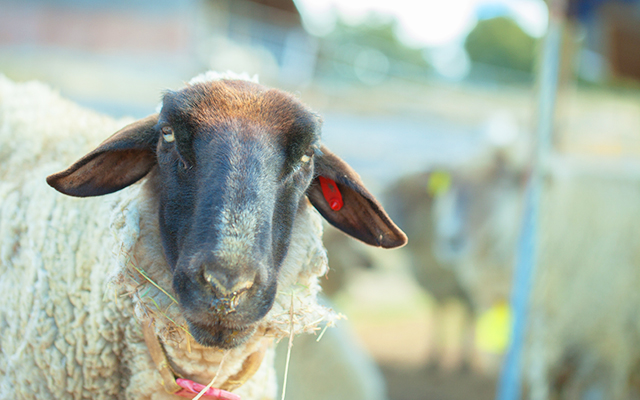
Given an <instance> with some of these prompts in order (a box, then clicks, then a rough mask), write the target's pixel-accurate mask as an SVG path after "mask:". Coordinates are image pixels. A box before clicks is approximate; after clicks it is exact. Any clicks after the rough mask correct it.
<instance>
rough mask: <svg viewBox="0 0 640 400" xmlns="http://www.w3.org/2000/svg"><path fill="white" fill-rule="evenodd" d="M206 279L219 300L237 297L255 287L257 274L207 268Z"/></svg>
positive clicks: (205, 271)
mask: <svg viewBox="0 0 640 400" xmlns="http://www.w3.org/2000/svg"><path fill="white" fill-rule="evenodd" d="M204 279H205V281H207V283H209V285H211V288H212V289H213V292H214V293H215V294H216V297H218V298H221V299H223V298H228V297H231V296H237V295H239V294H241V293H242V292H245V291H247V290H249V289H251V287H252V286H253V282H254V279H255V273H249V272H247V273H240V274H239V273H238V272H237V271H233V272H232V271H229V270H225V269H223V268H215V269H213V268H205V270H204Z"/></svg>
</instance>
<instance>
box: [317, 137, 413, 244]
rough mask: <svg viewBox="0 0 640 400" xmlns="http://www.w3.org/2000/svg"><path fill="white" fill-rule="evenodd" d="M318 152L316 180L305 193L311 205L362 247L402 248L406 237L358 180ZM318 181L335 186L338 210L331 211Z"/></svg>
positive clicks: (334, 158) (346, 167)
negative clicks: (339, 202) (340, 203)
mask: <svg viewBox="0 0 640 400" xmlns="http://www.w3.org/2000/svg"><path fill="white" fill-rule="evenodd" d="M321 150H322V154H321V155H317V156H316V157H315V176H316V178H314V180H313V182H312V183H311V185H310V186H309V189H308V191H307V197H308V198H309V201H311V204H313V206H314V207H315V208H316V209H317V210H318V211H319V212H320V214H321V215H322V216H323V217H324V218H325V219H326V220H327V221H328V222H329V223H330V224H331V225H333V226H335V227H336V228H338V229H340V230H341V231H343V232H344V233H346V234H348V235H350V236H353V237H354V238H356V239H358V240H361V241H363V242H364V243H366V244H369V245H372V246H377V247H384V248H388V249H389V248H394V247H400V246H404V245H405V244H406V243H407V236H406V235H405V234H404V232H402V231H401V230H400V228H398V227H397V226H396V224H394V223H393V221H391V219H390V218H389V216H388V215H387V213H386V212H385V211H384V209H383V208H382V206H381V205H380V203H378V201H377V200H376V199H375V197H373V195H372V194H371V193H369V191H368V190H367V189H366V188H365V187H364V185H363V184H362V180H361V179H360V176H359V175H358V174H357V173H356V172H355V171H354V170H353V168H351V167H350V166H349V165H348V164H347V163H346V162H344V161H343V160H342V159H340V158H339V157H338V156H336V155H335V154H333V153H332V152H330V151H329V150H328V149H327V148H326V147H324V146H323V147H322V149H321ZM320 177H324V178H328V179H331V180H333V181H334V182H335V183H336V186H337V188H338V190H339V192H340V194H341V195H342V203H343V204H342V207H341V208H340V209H339V210H337V211H334V210H333V209H332V208H331V206H330V205H329V202H328V200H327V199H326V198H325V196H324V195H323V192H322V187H321V183H320ZM331 184H332V183H331Z"/></svg>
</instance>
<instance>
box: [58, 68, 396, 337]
mask: <svg viewBox="0 0 640 400" xmlns="http://www.w3.org/2000/svg"><path fill="white" fill-rule="evenodd" d="M145 176H146V177H147V185H150V188H151V190H150V191H149V192H150V193H153V195H154V196H157V200H158V204H159V209H158V220H159V226H160V235H161V237H162V246H163V250H164V254H165V257H166V260H167V263H168V265H169V267H170V269H171V272H172V274H173V289H174V291H175V293H176V295H177V297H178V301H179V303H180V307H181V309H182V311H183V313H184V316H185V319H186V320H187V322H188V324H189V328H190V330H191V333H192V334H193V336H194V338H195V339H196V340H197V341H198V342H199V343H201V344H203V345H206V346H215V347H220V348H232V347H235V346H238V345H240V344H242V343H243V342H244V341H245V340H246V339H247V338H248V337H249V336H250V335H251V334H252V333H253V332H254V331H255V327H256V325H257V323H258V322H259V321H260V320H261V319H262V318H263V317H264V316H265V315H266V314H267V312H268V311H269V310H270V308H271V306H272V305H273V302H274V299H275V296H276V292H277V289H278V274H279V269H280V266H281V264H282V262H283V259H284V257H285V255H286V254H287V249H288V247H289V240H290V237H291V229H292V226H293V221H294V219H295V217H296V213H297V210H298V209H299V207H304V206H306V204H307V203H306V202H307V200H306V199H307V198H308V199H309V201H310V202H311V203H312V204H313V205H314V206H315V207H316V208H317V209H318V210H319V212H320V213H321V214H322V215H323V216H324V218H325V219H327V220H328V221H329V222H330V223H331V224H333V225H334V226H336V227H337V228H339V229H341V230H342V231H344V232H346V233H347V234H349V235H351V236H353V237H355V238H357V239H360V240H362V241H364V242H366V243H368V244H371V245H374V246H381V247H386V248H392V247H398V246H402V245H404V244H405V243H406V236H405V235H404V233H403V232H402V231H400V230H399V229H398V228H397V227H396V226H395V224H394V223H393V222H392V221H391V220H390V219H389V218H388V216H387V214H386V213H385V211H384V210H383V209H382V207H381V206H380V205H379V204H378V202H377V201H376V200H375V199H374V198H373V196H372V195H371V194H370V193H369V192H368V191H367V190H366V189H365V188H364V186H363V185H362V182H361V181H360V179H359V177H358V175H357V174H356V173H355V172H354V171H353V170H352V169H351V168H350V167H349V166H348V165H347V164H346V163H345V162H344V161H342V160H341V159H339V158H338V157H337V156H335V155H334V154H332V153H331V152H330V151H329V150H328V149H326V148H325V147H323V146H322V145H321V144H320V121H319V118H318V117H317V116H316V115H315V114H314V113H312V112H311V111H310V110H308V109H307V108H306V107H305V106H304V105H302V104H301V103H300V102H299V101H298V100H297V99H295V98H294V97H292V96H290V95H288V94H286V93H284V92H281V91H278V90H274V89H267V88H265V87H263V86H260V85H258V84H254V83H250V82H246V81H240V80H238V81H234V80H222V81H211V82H204V83H196V84H193V85H189V86H187V87H186V88H184V89H182V90H180V91H176V92H167V93H166V94H165V95H164V99H163V105H162V109H161V111H160V113H159V114H156V115H152V116H149V117H147V118H144V119H142V120H140V121H137V122H135V123H133V124H131V125H129V126H126V127H125V128H123V129H122V130H120V131H119V132H117V133H115V134H114V135H113V136H111V137H110V138H109V139H107V140H106V141H105V142H103V143H102V144H101V145H100V146H99V147H98V148H97V149H95V150H94V151H92V152H90V153H89V154H87V155H86V156H84V157H83V158H81V159H80V160H79V161H77V162H76V163H75V164H73V165H72V166H70V167H69V168H68V169H66V170H64V171H62V172H59V173H57V174H54V175H51V176H49V177H48V178H47V182H48V183H49V184H50V185H51V186H52V187H54V188H55V189H57V190H58V191H60V192H62V193H64V194H67V195H71V196H78V197H86V196H99V195H104V194H108V193H112V192H115V191H117V190H120V189H122V188H124V187H126V186H128V185H131V184H133V183H135V182H136V181H138V180H140V179H141V178H143V177H145ZM321 176H323V177H326V178H330V179H332V180H334V181H335V182H336V185H337V186H338V188H339V189H340V191H341V192H342V196H343V202H344V206H343V207H342V208H341V209H340V210H339V211H335V210H333V209H332V208H331V207H330V205H329V204H327V200H326V199H325V198H324V196H323V194H322V190H321V185H320V183H319V182H318V179H319V177H321Z"/></svg>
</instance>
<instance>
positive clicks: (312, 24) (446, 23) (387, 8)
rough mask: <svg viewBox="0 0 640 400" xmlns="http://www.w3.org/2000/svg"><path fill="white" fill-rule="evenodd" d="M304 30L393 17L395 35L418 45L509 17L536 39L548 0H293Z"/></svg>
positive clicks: (445, 41)
mask: <svg viewBox="0 0 640 400" xmlns="http://www.w3.org/2000/svg"><path fill="white" fill-rule="evenodd" d="M294 1H295V3H296V5H297V7H298V9H299V10H300V12H301V14H302V19H303V24H304V26H305V28H306V29H307V30H308V31H309V32H310V33H311V34H314V35H318V36H323V35H326V34H328V33H330V32H331V30H332V29H333V27H334V26H335V23H336V21H337V17H338V16H340V17H341V18H342V19H343V20H345V21H346V22H347V23H350V24H358V23H359V22H363V21H364V20H366V19H367V17H368V15H370V13H372V12H374V13H378V14H380V15H385V16H389V17H394V18H395V19H396V20H397V21H398V26H397V29H396V32H395V33H396V36H397V37H398V39H399V40H400V41H402V42H403V43H404V44H406V45H408V46H411V47H416V48H424V47H434V48H437V47H447V46H449V45H451V44H453V43H461V42H462V41H463V40H464V38H465V37H466V36H467V34H468V33H469V32H470V31H471V30H472V29H473V27H474V26H475V25H476V23H477V21H478V19H484V18H491V17H496V16H501V15H502V16H510V17H512V18H513V19H514V20H515V21H516V22H517V23H518V24H519V25H520V27H521V28H522V29H523V30H524V31H525V32H527V33H529V34H530V35H532V36H534V37H540V36H542V35H543V34H544V32H545V31H546V27H547V19H548V11H547V6H546V4H545V3H544V1H543V0H422V1H420V0H294Z"/></svg>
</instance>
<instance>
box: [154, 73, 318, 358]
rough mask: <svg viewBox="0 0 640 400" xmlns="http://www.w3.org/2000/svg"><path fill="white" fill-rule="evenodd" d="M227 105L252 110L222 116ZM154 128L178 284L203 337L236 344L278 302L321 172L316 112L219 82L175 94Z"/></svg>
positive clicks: (164, 224) (165, 227)
mask: <svg viewBox="0 0 640 400" xmlns="http://www.w3.org/2000/svg"><path fill="white" fill-rule="evenodd" d="M235 86H237V87H238V88H239V89H241V90H237V89H236V87H235ZM247 86H255V87H253V89H254V90H246V88H245V87H247ZM242 89H244V90H242ZM219 92H220V93H219ZM221 109H235V110H247V109H248V110H247V111H246V114H244V115H238V113H236V115H235V117H234V118H220V117H219V115H220V111H219V110H221ZM249 110H250V111H249ZM279 113H280V114H282V113H286V115H287V116H288V118H286V119H284V118H274V116H275V115H277V114H279ZM256 116H258V117H257V118H256ZM155 129H156V130H157V131H158V132H160V133H161V135H160V139H159V141H158V146H157V151H156V154H157V162H158V174H159V180H158V182H161V184H159V185H157V188H156V190H157V191H158V196H159V200H160V210H159V218H160V231H161V235H162V241H163V247H164V251H165V255H166V258H167V261H168V262H169V265H170V266H171V268H172V270H173V274H174V278H173V287H174V290H175V292H176V294H177V295H178V298H179V301H180V305H181V307H182V310H183V312H184V316H185V318H186V319H187V321H188V323H189V327H190V330H191V332H192V334H193V336H194V337H195V338H196V340H197V341H198V342H200V343H202V344H204V345H209V346H217V347H222V348H229V347H233V346H235V345H236V344H237V343H239V342H241V341H242V339H243V338H244V337H246V336H247V335H249V334H251V333H253V327H254V325H255V323H256V322H257V321H259V320H260V319H261V318H262V317H263V316H264V315H265V314H266V313H267V312H268V311H269V309H270V308H271V306H272V304H273V301H274V298H275V294H276V289H277V278H278V271H279V269H280V265H281V264H282V261H283V258H284V256H285V255H286V253H287V248H288V244H289V238H290V234H291V227H292V225H293V219H294V217H295V215H296V211H297V209H298V205H299V203H300V201H301V199H302V198H303V196H304V194H305V191H306V189H307V187H308V186H309V184H310V183H311V180H312V178H313V160H312V156H313V153H314V147H317V146H318V136H317V132H318V123H317V120H316V117H315V116H314V115H313V114H311V113H309V112H308V111H306V110H305V109H304V108H303V107H302V106H301V105H300V104H298V103H297V102H296V101H294V100H293V99H292V98H290V97H289V96H288V95H285V94H283V93H281V92H276V91H272V92H265V91H262V88H261V87H258V86H257V85H252V84H250V83H246V82H237V83H235V84H234V85H229V84H226V83H223V82H218V83H217V84H208V85H205V84H199V85H195V86H192V87H189V88H187V89H184V90H182V91H180V92H177V93H168V94H166V95H165V98H164V102H163V108H162V112H161V113H160V116H159V119H158V123H157V126H156V127H155Z"/></svg>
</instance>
